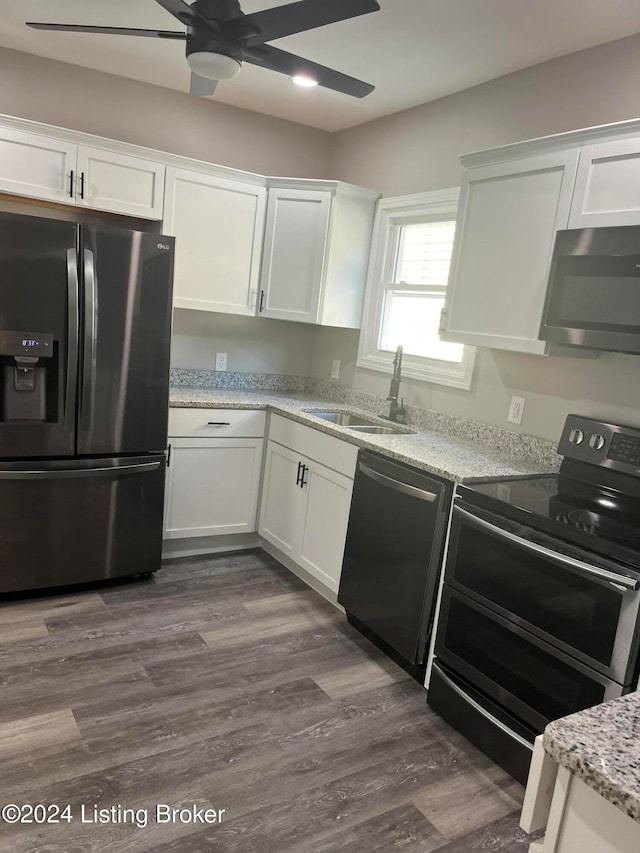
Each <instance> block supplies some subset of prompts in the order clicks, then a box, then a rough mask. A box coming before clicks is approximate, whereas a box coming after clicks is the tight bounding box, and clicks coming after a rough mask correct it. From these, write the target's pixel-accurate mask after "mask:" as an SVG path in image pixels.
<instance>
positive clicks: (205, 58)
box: [187, 50, 242, 80]
mask: <svg viewBox="0 0 640 853" xmlns="http://www.w3.org/2000/svg"><path fill="white" fill-rule="evenodd" d="M187 62H188V63H189V68H190V69H191V70H192V71H193V73H194V74H197V75H198V76H199V77H206V78H207V80H233V78H234V77H236V76H237V75H238V74H239V73H240V69H241V68H242V63H241V62H239V61H238V60H237V59H234V58H233V57H232V56H225V54H224V53H212V52H211V51H204V50H202V51H195V52H194V53H190V54H189V55H188V56H187Z"/></svg>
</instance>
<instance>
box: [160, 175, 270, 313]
mask: <svg viewBox="0 0 640 853" xmlns="http://www.w3.org/2000/svg"><path fill="white" fill-rule="evenodd" d="M265 198H266V190H265V189H264V187H258V186H253V185H250V184H245V183H242V182H241V181H230V180H226V179H222V178H215V177H212V176H210V175H204V174H199V173H197V172H190V171H185V170H182V169H173V168H170V169H167V184H166V203H165V220H164V231H165V233H166V234H171V235H173V236H174V237H175V238H176V254H175V273H174V290H173V296H174V299H173V303H174V305H175V306H176V307H177V308H195V309H197V310H199V311H222V312H224V313H227V314H244V315H253V314H255V304H256V295H257V290H258V275H259V267H260V251H261V247H262V231H263V226H264V209H265Z"/></svg>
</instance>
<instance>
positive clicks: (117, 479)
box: [0, 214, 174, 593]
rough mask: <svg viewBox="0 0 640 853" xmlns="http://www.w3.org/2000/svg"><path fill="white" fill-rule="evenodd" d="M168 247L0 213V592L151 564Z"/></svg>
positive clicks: (126, 234) (161, 472)
mask: <svg viewBox="0 0 640 853" xmlns="http://www.w3.org/2000/svg"><path fill="white" fill-rule="evenodd" d="M173 243H174V241H173V238H171V237H165V236H158V235H157V234H150V233H144V232H139V231H129V230H124V229H112V228H108V227H102V226H96V225H93V224H87V225H85V224H76V223H73V222H63V221H58V220H53V219H41V218H37V217H32V216H23V215H16V214H0V367H1V374H0V593H7V592H16V591H21V590H30V589H38V588H44V587H57V586H62V585H67V584H75V583H83V582H87V581H97V580H103V579H107V578H116V577H123V576H127V575H134V574H146V573H148V572H153V571H155V570H156V569H158V568H159V566H160V556H161V547H162V514H163V501H164V478H165V448H166V444H167V417H168V395H169V349H170V336H171V293H172V277H173V254H174V252H173V249H174V246H173Z"/></svg>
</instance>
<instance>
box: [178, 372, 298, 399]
mask: <svg viewBox="0 0 640 853" xmlns="http://www.w3.org/2000/svg"><path fill="white" fill-rule="evenodd" d="M306 382H307V378H306V376H287V375H285V374H283V373H236V372H234V371H232V370H224V371H220V370H187V369H186V368H182V367H172V368H171V375H170V383H171V385H172V386H173V387H174V388H220V389H230V388H234V389H236V390H239V391H282V392H284V393H287V394H296V393H303V392H304V391H305V390H306Z"/></svg>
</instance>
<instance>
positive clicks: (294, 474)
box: [258, 441, 307, 561]
mask: <svg viewBox="0 0 640 853" xmlns="http://www.w3.org/2000/svg"><path fill="white" fill-rule="evenodd" d="M303 461H306V460H305V459H304V457H301V456H300V454H298V453H295V452H294V451H293V450H289V448H287V447H282V445H280V444H276V442H274V441H270V442H269V443H268V444H267V458H266V462H265V469H264V480H263V486H262V501H261V505H260V524H259V526H258V533H259V534H260V535H261V536H264V538H265V539H267V540H268V541H269V542H271V543H272V544H273V545H275V546H276V547H277V548H279V549H280V550H281V551H282V552H283V553H284V554H287V555H288V556H290V557H292V559H294V560H296V561H297V559H298V555H299V553H300V544H301V542H302V533H303V525H304V520H305V512H306V503H307V493H306V492H305V490H304V489H303V488H301V486H300V484H299V473H300V463H301V462H303Z"/></svg>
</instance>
